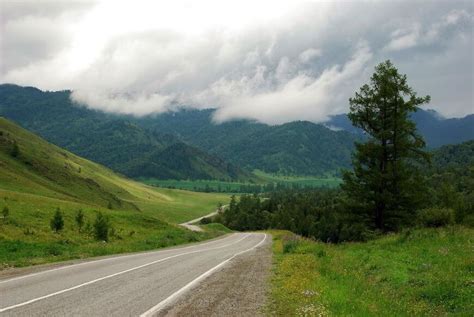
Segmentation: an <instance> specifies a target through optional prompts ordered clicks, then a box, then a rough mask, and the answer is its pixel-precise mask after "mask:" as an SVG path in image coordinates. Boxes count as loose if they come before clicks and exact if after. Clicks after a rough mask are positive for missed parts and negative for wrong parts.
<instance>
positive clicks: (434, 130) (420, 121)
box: [325, 109, 474, 148]
mask: <svg viewBox="0 0 474 317" xmlns="http://www.w3.org/2000/svg"><path fill="white" fill-rule="evenodd" d="M412 120H413V121H414V122H415V123H416V127H417V129H418V131H419V132H420V134H421V135H422V136H423V137H424V139H425V141H426V144H427V146H428V147H431V148H436V147H439V146H442V145H446V144H457V143H461V142H465V141H469V140H472V139H474V114H471V115H468V116H466V117H464V118H452V119H446V118H443V117H442V116H441V115H440V114H439V113H437V112H436V111H434V110H423V109H419V110H418V111H417V112H415V113H414V114H413V115H412ZM325 124H326V125H327V126H329V127H332V128H337V129H342V130H345V131H348V132H351V133H353V134H356V135H360V134H361V133H362V132H361V131H360V130H359V129H357V128H355V127H354V126H352V123H351V122H350V120H349V118H348V117H347V115H345V114H341V115H337V116H333V117H332V118H331V120H329V121H328V122H326V123H325Z"/></svg>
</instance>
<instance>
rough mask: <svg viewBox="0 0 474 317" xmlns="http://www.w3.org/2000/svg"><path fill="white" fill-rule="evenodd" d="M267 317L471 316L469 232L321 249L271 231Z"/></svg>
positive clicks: (473, 273) (424, 233) (472, 244)
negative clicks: (271, 262) (272, 241)
mask: <svg viewBox="0 0 474 317" xmlns="http://www.w3.org/2000/svg"><path fill="white" fill-rule="evenodd" d="M272 234H273V238H274V245H273V252H274V276H273V279H272V291H271V299H272V300H271V301H270V302H271V304H270V307H269V311H270V312H271V315H278V316H446V315H456V316H472V315H473V313H474V301H473V300H472V299H473V298H474V284H473V283H474V253H473V250H474V249H473V248H474V240H473V237H474V230H473V229H468V228H464V227H459V226H456V227H448V228H440V229H418V230H413V231H406V232H405V233H400V234H393V235H388V236H385V237H382V238H380V239H377V240H373V241H370V242H366V243H344V244H340V245H333V244H325V243H320V242H315V241H312V240H308V239H302V238H299V237H297V236H295V235H294V234H292V233H289V232H283V231H274V232H272Z"/></svg>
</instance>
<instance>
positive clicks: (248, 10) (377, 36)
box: [0, 0, 474, 124]
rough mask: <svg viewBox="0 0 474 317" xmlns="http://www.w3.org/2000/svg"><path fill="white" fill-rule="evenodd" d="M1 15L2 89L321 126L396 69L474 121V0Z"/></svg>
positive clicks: (7, 7) (232, 4) (144, 4)
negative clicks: (390, 67) (387, 63)
mask: <svg viewBox="0 0 474 317" xmlns="http://www.w3.org/2000/svg"><path fill="white" fill-rule="evenodd" d="M0 3H1V7H0V9H1V16H0V18H1V19H0V35H1V36H0V82H2V83H6V82H8V83H15V84H20V85H30V86H35V87H39V88H41V89H43V90H63V89H71V90H73V94H72V98H73V99H74V100H75V101H78V102H79V103H82V104H85V105H87V106H88V107H91V108H95V109H102V110H105V111H111V112H118V113H126V114H134V115H147V114H152V113H161V112H165V111H172V110H175V109H178V108H180V107H191V108H211V107H212V108H218V111H217V113H216V116H215V119H216V121H225V120H229V119H234V118H250V119H256V120H259V121H261V122H265V123H270V124H274V123H283V122H288V121H293V120H310V121H314V122H322V121H325V120H327V118H328V116H330V115H333V114H339V113H344V112H347V110H348V98H349V97H350V96H352V95H353V94H354V91H355V90H357V89H358V88H359V87H360V86H361V85H362V84H363V83H365V82H367V81H368V79H369V77H370V75H371V73H372V72H373V69H374V66H375V65H376V64H377V63H379V62H382V61H384V60H386V59H391V60H392V61H393V62H394V64H395V65H396V66H397V67H398V68H399V70H400V71H401V72H402V73H405V74H407V75H408V79H409V84H410V85H411V86H412V87H413V88H414V89H415V90H416V91H417V92H418V93H419V94H420V95H426V94H429V95H431V97H432V101H431V104H430V105H429V106H428V108H433V109H436V110H438V111H439V112H441V113H442V114H443V115H445V116H447V117H454V116H455V117H459V116H464V115H466V114H470V113H473V112H474V101H473V91H474V79H473V76H474V75H473V74H474V70H473V64H474V63H473V61H474V60H473V56H474V52H473V28H474V9H473V2H472V1H453V0H446V1H441V0H435V1H429V0H422V1H413V0H407V1H376V0H370V1H369V0H367V1H362V0H361V1H347V0H346V1H298V0H288V1H279V0H237V1H230V0H226V1H222V0H187V1H181V0H173V1H139V0H133V1H118V0H115V1H41V0H36V1H8V0H0Z"/></svg>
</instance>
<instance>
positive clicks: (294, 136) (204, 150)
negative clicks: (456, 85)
mask: <svg viewBox="0 0 474 317" xmlns="http://www.w3.org/2000/svg"><path fill="white" fill-rule="evenodd" d="M69 95H70V92H69V91H60V92H43V91H41V90H39V89H36V88H32V87H19V86H15V85H0V115H3V116H5V117H6V118H9V119H11V120H13V121H15V122H17V123H19V124H21V125H22V126H24V127H25V128H27V129H30V130H31V131H33V132H35V133H38V134H39V135H41V136H42V137H44V138H46V139H47V140H48V141H50V142H52V143H54V144H57V145H59V146H62V147H64V148H66V149H68V150H70V151H72V152H74V153H76V154H78V155H81V156H84V157H86V158H88V159H91V160H94V161H97V162H99V163H102V164H104V165H106V166H108V167H110V168H112V169H114V170H116V171H118V172H121V173H123V174H125V175H128V176H131V177H157V178H174V179H184V178H190V179H196V178H200V179H227V180H235V179H239V180H244V179H250V178H252V175H250V173H248V172H245V171H244V170H242V169H240V168H238V166H240V167H243V168H246V169H247V170H254V169H260V170H263V171H265V172H269V173H282V174H293V175H327V174H337V173H339V171H340V169H341V168H349V167H350V156H351V151H352V150H353V148H354V146H353V143H354V141H356V140H358V139H361V138H363V136H362V133H360V131H359V130H357V129H355V128H354V127H353V126H352V125H351V123H350V121H349V120H348V119H347V116H346V115H339V116H335V117H333V118H332V119H331V121H329V122H327V123H326V124H325V125H326V126H327V127H326V126H324V125H320V124H314V123H311V122H305V121H298V122H290V123H286V124H282V125H274V126H270V125H266V124H262V123H257V122H254V121H249V120H236V121H230V122H224V123H221V124H216V123H214V122H213V121H212V115H213V112H214V110H212V109H208V110H186V109H183V110H180V111H177V112H171V113H165V114H161V115H155V116H147V117H141V118H136V117H131V116H118V115H112V114H106V113H103V112H99V111H94V110H90V109H87V108H85V107H81V106H78V105H74V104H73V103H72V102H71V100H70V99H69ZM412 118H413V119H414V121H415V122H416V123H417V126H418V129H419V131H420V132H421V134H422V135H423V136H424V137H425V140H426V141H427V144H428V146H430V147H437V146H439V145H442V144H445V143H459V142H463V141H466V140H469V139H474V131H473V130H474V115H470V116H467V117H465V118H462V119H443V118H441V117H440V116H439V115H438V114H436V113H435V112H433V111H425V110H419V111H418V112H417V113H415V114H414V115H413V116H412ZM328 127H329V128H328ZM338 129H341V130H343V131H336V130H338ZM344 130H347V131H344ZM221 158H222V159H221Z"/></svg>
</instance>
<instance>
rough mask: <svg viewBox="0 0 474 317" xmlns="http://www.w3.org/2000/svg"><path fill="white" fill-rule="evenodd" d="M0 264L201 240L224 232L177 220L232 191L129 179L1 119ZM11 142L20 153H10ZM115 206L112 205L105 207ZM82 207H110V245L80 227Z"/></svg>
mask: <svg viewBox="0 0 474 317" xmlns="http://www.w3.org/2000/svg"><path fill="white" fill-rule="evenodd" d="M0 133H1V135H0V167H1V168H0V210H1V209H3V207H4V206H8V208H9V210H10V215H9V216H8V218H7V219H0V268H1V267H6V266H10V265H28V264H36V263H43V262H48V261H54V260H63V259H69V258H78V257H86V256H94V255H101V254H110V253H116V252H128V251H136V250H147V249H153V248H156V247H162V246H167V245H174V244H178V243H184V242H189V241H198V240H202V239H205V238H209V237H211V236H215V235H216V234H219V233H221V232H223V230H220V229H219V228H212V227H210V228H209V232H207V233H204V234H198V233H191V232H188V231H187V230H184V229H182V228H180V227H178V226H176V225H171V224H169V223H167V222H165V221H168V222H171V223H179V222H183V221H186V220H190V219H194V218H196V217H199V216H202V215H205V214H207V213H209V212H212V211H213V210H214V209H215V207H216V205H217V203H218V202H223V203H225V202H226V201H227V200H228V196H226V195H219V194H202V193H193V192H186V191H179V190H167V189H156V188H153V187H149V186H146V185H144V184H141V183H138V182H134V181H131V180H128V179H125V178H123V177H121V176H119V175H117V174H115V173H113V172H112V171H110V170H108V169H106V168H104V167H102V166H100V165H98V164H95V163H93V162H90V161H87V160H85V159H82V158H80V157H78V156H75V155H73V154H71V153H69V152H67V151H65V150H62V149H60V148H58V147H56V146H54V145H51V144H49V143H47V142H45V141H44V140H42V139H41V138H39V137H37V136H35V135H33V134H31V133H29V132H28V131H26V130H24V129H22V128H20V127H18V126H16V125H14V124H13V123H11V122H9V121H7V120H5V119H3V118H0ZM13 142H16V143H17V144H18V147H19V153H20V154H19V155H18V156H17V157H13V156H12V155H11V152H12V149H13ZM109 205H111V206H112V210H109V209H108V208H107V207H108V206H109ZM58 207H59V208H61V210H62V212H63V213H64V217H65V223H66V226H65V230H64V231H63V232H62V233H60V234H53V233H52V232H51V230H50V228H49V221H50V219H51V218H52V215H53V212H54V210H55V209H56V208H58ZM79 209H83V210H84V212H85V214H86V218H87V220H88V221H89V222H93V220H94V218H95V213H96V211H102V212H103V213H106V214H107V215H108V216H109V217H110V218H111V222H112V224H113V226H114V229H115V232H116V234H115V235H114V236H113V237H112V239H111V241H110V242H109V243H107V244H104V243H101V242H96V241H95V240H94V239H93V237H92V236H91V234H90V232H86V231H83V232H81V233H79V232H78V230H77V228H75V226H74V215H75V213H76V212H77V210H79Z"/></svg>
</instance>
